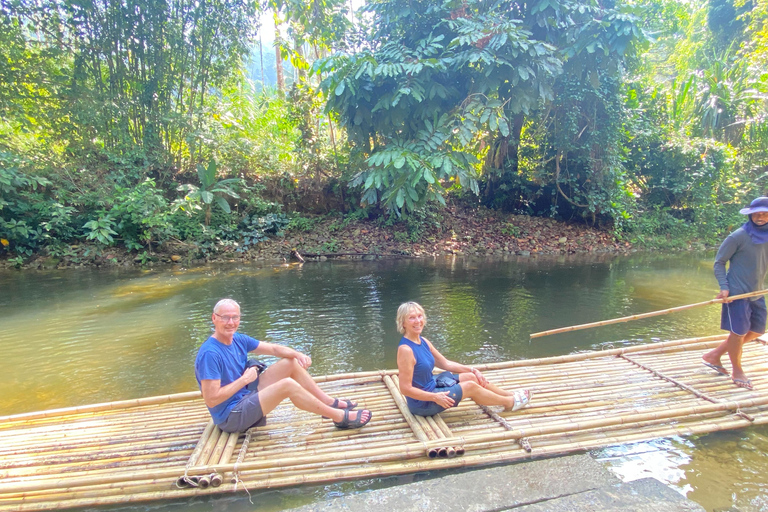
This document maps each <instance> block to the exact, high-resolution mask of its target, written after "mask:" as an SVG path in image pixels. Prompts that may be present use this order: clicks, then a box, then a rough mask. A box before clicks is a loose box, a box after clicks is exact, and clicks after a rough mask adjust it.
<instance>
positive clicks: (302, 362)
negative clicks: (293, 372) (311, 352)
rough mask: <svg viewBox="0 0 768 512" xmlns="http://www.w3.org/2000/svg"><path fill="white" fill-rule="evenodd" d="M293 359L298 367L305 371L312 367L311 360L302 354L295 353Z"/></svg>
mask: <svg viewBox="0 0 768 512" xmlns="http://www.w3.org/2000/svg"><path fill="white" fill-rule="evenodd" d="M294 359H296V361H298V363H299V366H301V367H302V368H304V369H305V370H306V369H307V368H309V367H310V366H312V358H311V357H309V356H308V355H306V354H302V353H301V352H297V353H296V356H294Z"/></svg>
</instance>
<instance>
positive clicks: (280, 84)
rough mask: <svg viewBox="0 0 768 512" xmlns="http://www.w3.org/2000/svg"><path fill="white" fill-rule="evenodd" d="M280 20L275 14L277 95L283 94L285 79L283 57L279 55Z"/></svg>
mask: <svg viewBox="0 0 768 512" xmlns="http://www.w3.org/2000/svg"><path fill="white" fill-rule="evenodd" d="M279 26H280V19H279V18H278V17H277V13H275V72H276V73H277V93H278V94H279V95H280V96H282V95H283V94H284V93H285V77H284V76H283V56H282V54H281V53H280V28H279Z"/></svg>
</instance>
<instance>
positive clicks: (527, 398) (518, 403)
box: [509, 389, 533, 411]
mask: <svg viewBox="0 0 768 512" xmlns="http://www.w3.org/2000/svg"><path fill="white" fill-rule="evenodd" d="M514 397H515V405H513V406H512V408H511V409H509V410H510V411H517V410H519V409H522V408H523V407H525V406H526V405H528V404H529V403H530V402H531V399H532V398H533V392H532V391H531V390H529V389H523V390H520V389H518V390H517V391H515V393H514Z"/></svg>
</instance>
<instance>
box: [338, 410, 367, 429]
mask: <svg viewBox="0 0 768 512" xmlns="http://www.w3.org/2000/svg"><path fill="white" fill-rule="evenodd" d="M350 410H351V409H344V419H343V420H341V421H338V422H337V421H334V422H333V425H334V426H335V427H336V428H360V427H362V426H363V425H365V424H366V423H368V422H369V421H371V418H373V413H372V412H371V411H369V410H368V409H360V410H359V411H357V416H356V417H355V419H354V420H350V419H349V411H350ZM366 411H367V412H368V419H366V420H365V421H363V420H362V419H360V418H361V417H362V416H363V413H364V412H366Z"/></svg>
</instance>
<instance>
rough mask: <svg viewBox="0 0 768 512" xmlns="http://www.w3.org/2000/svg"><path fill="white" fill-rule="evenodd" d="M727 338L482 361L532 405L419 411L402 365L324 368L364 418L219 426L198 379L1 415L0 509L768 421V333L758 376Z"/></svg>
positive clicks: (755, 364) (327, 385)
mask: <svg viewBox="0 0 768 512" xmlns="http://www.w3.org/2000/svg"><path fill="white" fill-rule="evenodd" d="M723 339H724V336H712V337H708V338H695V339H687V340H677V341H669V342H664V343H656V344H651V345H643V346H633V347H626V348H621V349H611V350H604V351H601V352H585V353H578V354H571V355H567V356H561V357H550V358H543V359H532V360H519V361H510V362H504V363H494V364H487V365H484V366H479V368H481V369H484V371H485V375H486V376H487V377H488V379H489V380H491V381H493V382H494V383H496V384H497V385H500V386H502V387H504V388H508V389H513V388H520V387H524V388H530V389H532V390H534V399H533V402H532V404H531V406H529V407H528V408H525V409H522V410H520V411H516V412H504V411H502V410H501V409H500V408H489V407H482V406H479V405H477V404H475V403H474V402H473V401H472V400H465V401H463V402H462V403H461V404H460V405H459V407H457V408H454V409H450V410H449V411H446V412H444V413H442V414H441V415H439V416H434V417H431V418H418V417H414V416H412V415H411V414H410V413H409V412H408V411H407V409H406V408H405V405H404V399H403V396H402V395H401V394H400V392H399V389H398V384H397V376H396V371H391V370H390V371H379V372H364V373H356V374H347V375H332V376H324V377H319V378H317V381H318V382H319V383H320V385H321V387H323V389H325V390H326V392H328V393H329V394H331V395H333V396H344V397H349V398H354V399H356V400H358V401H359V402H360V406H361V407H365V408H368V409H371V410H372V411H373V413H374V417H373V421H372V422H371V423H370V424H369V425H367V426H365V427H363V428H362V429H360V430H339V429H336V428H334V427H333V425H332V423H331V422H330V421H329V420H323V419H321V418H320V417H319V416H316V415H312V414H309V413H304V412H303V411H300V410H298V409H296V408H294V407H293V406H292V405H291V404H290V403H284V404H281V405H280V406H279V407H278V408H277V409H276V410H275V411H273V413H272V414H270V416H269V420H268V422H267V425H266V426H263V427H256V428H253V429H251V430H250V431H248V432H247V433H244V434H226V433H222V432H221V431H220V430H219V429H218V427H215V426H214V425H213V423H211V422H210V417H209V415H208V412H207V410H206V408H205V406H204V404H203V402H202V399H201V398H200V394H199V392H190V393H181V394H175V395H168V396H162V397H152V398H144V399H138V400H128V401H123V402H111V403H107V404H96V405H91V406H83V407H71V408H66V409H58V410H51V411H42V412H33V413H26V414H17V415H12V416H5V417H1V418H0V510H14V511H26V510H51V509H62V508H72V507H84V506H96V505H108V504H118V503H119V504H125V503H131V502H140V501H150V500H160V499H182V498H186V497H192V496H199V495H207V494H215V493H225V492H233V491H243V490H245V489H247V490H249V491H252V490H254V489H266V488H278V487H285V486H293V485H300V484H319V483H324V482H333V481H338V480H349V479H356V478H371V477H382V476H386V475H394V474H402V473H411V472H416V471H427V470H435V469H446V468H458V467H469V466H477V465H483V464H491V463H499V462H511V461H521V460H525V459H529V458H531V457H546V456H553V455H558V454H565V453H570V452H575V451H583V450H589V449H594V448H599V447H604V446H609V445H614V444H619V443H628V442H637V441H641V440H648V439H652V438H657V437H666V436H675V435H691V434H705V433H709V432H715V431H719V430H726V429H735V428H742V427H747V426H750V425H759V424H763V423H767V422H768V371H766V370H768V347H766V346H765V345H764V342H760V343H757V342H756V343H749V344H747V345H746V346H745V347H744V355H743V362H744V367H745V368H746V370H747V372H748V374H749V376H750V378H751V379H752V382H753V383H754V385H755V389H754V390H752V391H750V390H746V389H742V388H738V387H736V386H735V385H733V383H732V382H731V380H730V379H729V378H726V377H723V376H720V375H718V374H717V373H715V372H713V371H712V370H710V369H708V368H706V367H705V366H704V365H702V364H701V355H702V354H703V353H704V351H706V350H709V349H711V348H712V347H714V346H716V345H717V344H719V343H720V342H721V341H722V340H723Z"/></svg>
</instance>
